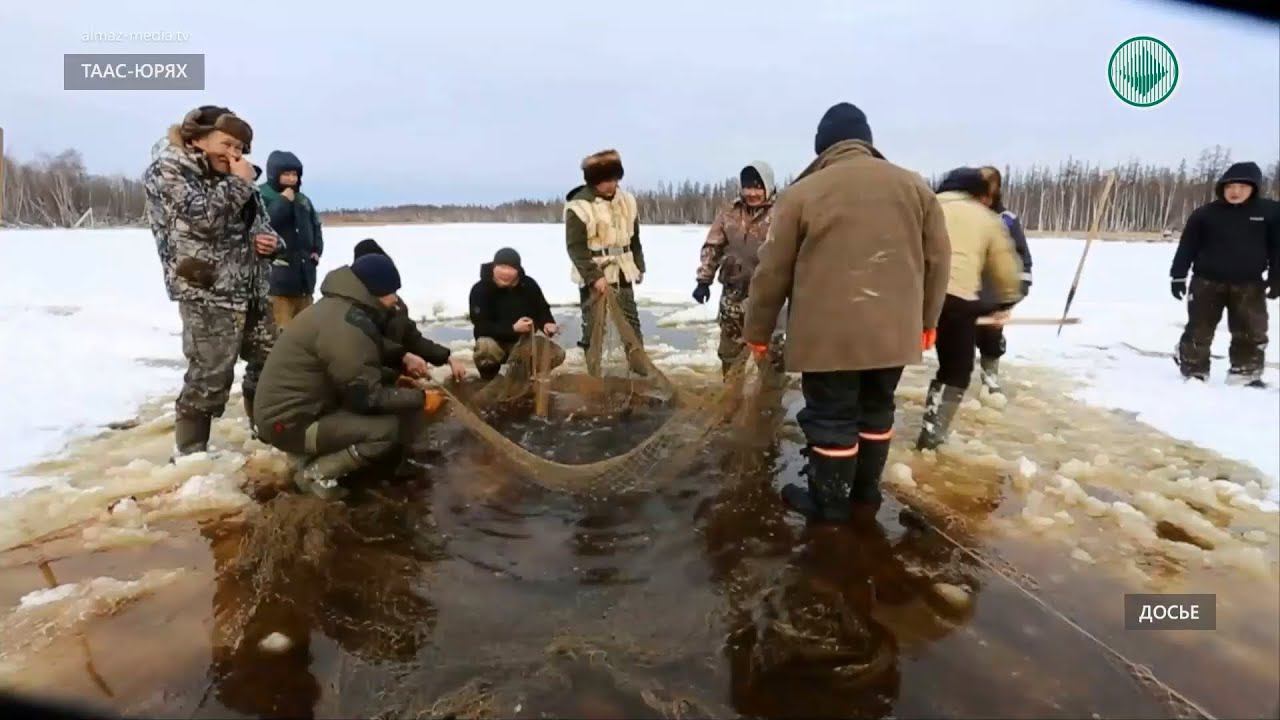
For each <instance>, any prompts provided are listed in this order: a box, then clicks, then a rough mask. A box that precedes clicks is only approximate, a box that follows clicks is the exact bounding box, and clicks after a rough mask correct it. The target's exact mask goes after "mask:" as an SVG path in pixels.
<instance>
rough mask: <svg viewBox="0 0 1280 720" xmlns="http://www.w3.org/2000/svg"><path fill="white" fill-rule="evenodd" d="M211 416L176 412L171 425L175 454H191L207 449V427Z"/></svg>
mask: <svg viewBox="0 0 1280 720" xmlns="http://www.w3.org/2000/svg"><path fill="white" fill-rule="evenodd" d="M212 424H213V418H211V417H209V416H208V415H183V414H181V413H179V414H178V419H177V420H176V421H175V422H174V425H173V440H174V445H175V446H176V448H177V451H178V452H177V455H178V456H182V455H191V454H193V453H199V452H205V451H206V450H208V449H209V428H210V427H211V426H212Z"/></svg>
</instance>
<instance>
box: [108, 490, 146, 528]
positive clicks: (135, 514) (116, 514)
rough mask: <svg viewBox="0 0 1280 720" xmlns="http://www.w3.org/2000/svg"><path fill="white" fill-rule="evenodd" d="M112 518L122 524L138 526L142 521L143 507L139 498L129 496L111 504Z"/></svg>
mask: <svg viewBox="0 0 1280 720" xmlns="http://www.w3.org/2000/svg"><path fill="white" fill-rule="evenodd" d="M111 518H112V519H113V520H115V521H116V522H119V523H120V524H122V525H125V526H129V527H137V526H138V525H140V524H141V523H142V509H141V508H139V507H138V501H137V500H134V499H133V498H132V497H127V498H125V499H123V500H120V501H118V502H116V503H115V504H114V505H112V506H111Z"/></svg>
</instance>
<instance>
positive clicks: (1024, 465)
mask: <svg viewBox="0 0 1280 720" xmlns="http://www.w3.org/2000/svg"><path fill="white" fill-rule="evenodd" d="M1038 472H1040V467H1039V466H1038V465H1036V464H1035V462H1033V461H1031V460H1028V459H1027V457H1026V456H1025V455H1024V456H1022V457H1020V458H1018V475H1020V476H1022V477H1024V478H1033V477H1035V476H1036V473H1038Z"/></svg>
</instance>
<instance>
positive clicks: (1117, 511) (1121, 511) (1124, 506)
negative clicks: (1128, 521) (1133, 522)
mask: <svg viewBox="0 0 1280 720" xmlns="http://www.w3.org/2000/svg"><path fill="white" fill-rule="evenodd" d="M1111 512H1112V514H1114V515H1115V516H1116V517H1117V518H1123V517H1125V516H1129V517H1135V518H1139V519H1142V520H1146V516H1145V515H1143V514H1142V513H1141V512H1139V511H1138V509H1137V508H1135V507H1134V506H1132V505H1130V504H1129V503H1127V502H1124V501H1123V500H1116V501H1115V502H1113V503H1111Z"/></svg>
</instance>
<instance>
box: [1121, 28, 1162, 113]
mask: <svg viewBox="0 0 1280 720" xmlns="http://www.w3.org/2000/svg"><path fill="white" fill-rule="evenodd" d="M1107 79H1108V80H1109V81H1110V82H1111V90H1112V92H1114V93H1115V94H1116V97H1118V98H1120V99H1121V100H1123V101H1125V102H1127V103H1129V104H1130V105H1133V106H1134V107H1151V106H1152V105H1158V104H1160V103H1162V102H1164V101H1165V100H1166V99H1168V97H1169V96H1170V95H1172V94H1173V89H1174V88H1175V87H1177V85H1178V58H1176V57H1174V56H1173V50H1170V49H1169V46H1168V45H1165V44H1164V43H1163V42H1161V41H1159V40H1157V39H1155V38H1153V37H1147V36H1145V35H1142V36H1139V37H1134V38H1129V39H1128V40H1125V41H1124V42H1122V43H1120V47H1118V48H1116V51H1115V52H1113V53H1111V60H1110V61H1109V62H1108V63H1107Z"/></svg>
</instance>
